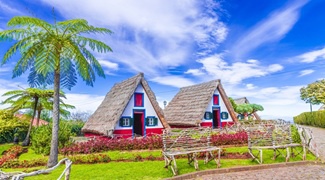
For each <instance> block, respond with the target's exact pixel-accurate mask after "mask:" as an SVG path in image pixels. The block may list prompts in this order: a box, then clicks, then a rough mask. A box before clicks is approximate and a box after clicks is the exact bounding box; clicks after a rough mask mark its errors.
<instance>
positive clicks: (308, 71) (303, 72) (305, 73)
mask: <svg viewBox="0 0 325 180" xmlns="http://www.w3.org/2000/svg"><path fill="white" fill-rule="evenodd" d="M313 72H315V71H314V70H312V69H306V70H303V71H300V72H299V77H301V76H306V75H308V74H311V73H313Z"/></svg>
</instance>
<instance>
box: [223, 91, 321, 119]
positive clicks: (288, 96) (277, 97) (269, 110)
mask: <svg viewBox="0 0 325 180" xmlns="http://www.w3.org/2000/svg"><path fill="white" fill-rule="evenodd" d="M301 87H303V85H298V86H284V87H264V88H259V87H255V88H254V90H252V89H251V88H250V86H247V85H246V87H241V86H238V85H236V86H234V85H225V87H224V88H225V90H226V93H227V95H228V96H230V97H233V98H239V97H247V98H248V100H249V101H250V103H256V104H260V105H262V106H263V107H264V111H261V112H258V114H259V115H260V116H261V117H262V118H266V119H270V118H271V119H277V118H281V119H286V120H292V118H293V116H297V115H299V114H300V113H302V112H306V111H309V104H306V103H305V102H304V101H302V100H301V99H300V91H299V90H300V88H301ZM314 109H317V106H315V107H314Z"/></svg>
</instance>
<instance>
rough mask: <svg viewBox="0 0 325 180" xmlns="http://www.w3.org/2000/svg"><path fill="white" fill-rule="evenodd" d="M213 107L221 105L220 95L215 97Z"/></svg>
mask: <svg viewBox="0 0 325 180" xmlns="http://www.w3.org/2000/svg"><path fill="white" fill-rule="evenodd" d="M213 105H219V95H213Z"/></svg>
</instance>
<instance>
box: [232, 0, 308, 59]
mask: <svg viewBox="0 0 325 180" xmlns="http://www.w3.org/2000/svg"><path fill="white" fill-rule="evenodd" d="M307 2H308V1H307V0H298V1H294V2H293V3H291V4H288V5H287V6H286V7H284V8H282V9H280V10H276V11H274V12H272V13H271V14H270V15H269V17H267V18H266V19H264V20H262V21H261V22H259V23H258V24H257V25H255V26H254V27H253V28H252V29H250V30H249V31H248V32H247V33H244V34H243V35H242V38H240V40H239V41H237V42H236V43H235V46H234V47H233V49H232V52H233V53H235V54H236V56H237V58H240V57H241V56H245V55H247V54H248V53H249V52H251V51H252V50H254V49H256V48H258V47H259V46H261V45H263V44H266V43H270V42H274V41H278V40H280V39H281V38H283V37H284V36H285V35H286V34H287V33H288V32H289V31H290V30H291V29H292V27H293V26H294V24H295V23H296V22H297V20H298V18H299V15H300V9H301V7H302V6H304V5H305V4H306V3H307Z"/></svg>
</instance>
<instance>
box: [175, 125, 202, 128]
mask: <svg viewBox="0 0 325 180" xmlns="http://www.w3.org/2000/svg"><path fill="white" fill-rule="evenodd" d="M170 127H171V128H193V127H197V126H181V125H176V126H175V125H170Z"/></svg>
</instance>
